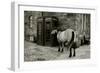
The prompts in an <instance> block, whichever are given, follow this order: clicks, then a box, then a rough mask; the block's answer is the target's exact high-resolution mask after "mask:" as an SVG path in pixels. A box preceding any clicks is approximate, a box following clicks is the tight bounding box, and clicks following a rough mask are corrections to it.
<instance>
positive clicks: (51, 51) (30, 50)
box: [24, 41, 90, 62]
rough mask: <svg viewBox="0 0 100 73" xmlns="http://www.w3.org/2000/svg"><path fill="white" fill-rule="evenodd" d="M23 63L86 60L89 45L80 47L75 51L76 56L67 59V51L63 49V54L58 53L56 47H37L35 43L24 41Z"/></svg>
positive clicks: (88, 55)
mask: <svg viewBox="0 0 100 73" xmlns="http://www.w3.org/2000/svg"><path fill="white" fill-rule="evenodd" d="M24 45H25V46H24V61H25V62H30V61H45V60H46V61H47V60H64V59H66V60H67V59H88V58H90V45H84V46H80V47H79V48H77V49H76V56H75V57H71V58H69V57H68V55H69V51H68V50H67V48H66V47H65V50H64V52H63V53H60V52H58V51H57V50H58V47H47V46H39V45H37V44H36V43H30V42H27V41H25V43H24Z"/></svg>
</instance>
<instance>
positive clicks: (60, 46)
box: [58, 43, 61, 52]
mask: <svg viewBox="0 0 100 73" xmlns="http://www.w3.org/2000/svg"><path fill="white" fill-rule="evenodd" d="M60 48H61V44H60V43H59V47H58V52H60Z"/></svg>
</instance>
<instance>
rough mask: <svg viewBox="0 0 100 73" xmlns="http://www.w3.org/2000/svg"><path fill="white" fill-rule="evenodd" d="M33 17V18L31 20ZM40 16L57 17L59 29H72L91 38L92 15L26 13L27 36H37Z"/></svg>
mask: <svg viewBox="0 0 100 73" xmlns="http://www.w3.org/2000/svg"><path fill="white" fill-rule="evenodd" d="M30 16H32V18H30ZM40 16H56V17H57V18H58V19H59V28H60V29H61V30H65V29H68V28H72V29H74V30H76V31H78V33H79V34H83V33H84V32H85V33H86V34H87V35H88V36H89V37H90V14H79V13H56V12H37V11H25V12H24V17H25V21H24V23H25V34H26V35H30V36H31V35H34V36H37V18H38V17H40Z"/></svg>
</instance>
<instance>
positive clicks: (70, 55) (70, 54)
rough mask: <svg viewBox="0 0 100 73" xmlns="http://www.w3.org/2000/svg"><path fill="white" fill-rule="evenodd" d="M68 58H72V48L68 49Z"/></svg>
mask: <svg viewBox="0 0 100 73" xmlns="http://www.w3.org/2000/svg"><path fill="white" fill-rule="evenodd" d="M69 57H72V48H71V47H70V53H69Z"/></svg>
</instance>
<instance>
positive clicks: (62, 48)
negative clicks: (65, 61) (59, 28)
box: [61, 43, 64, 52]
mask: <svg viewBox="0 0 100 73" xmlns="http://www.w3.org/2000/svg"><path fill="white" fill-rule="evenodd" d="M61 45H62V50H61V52H63V51H64V43H61Z"/></svg>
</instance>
